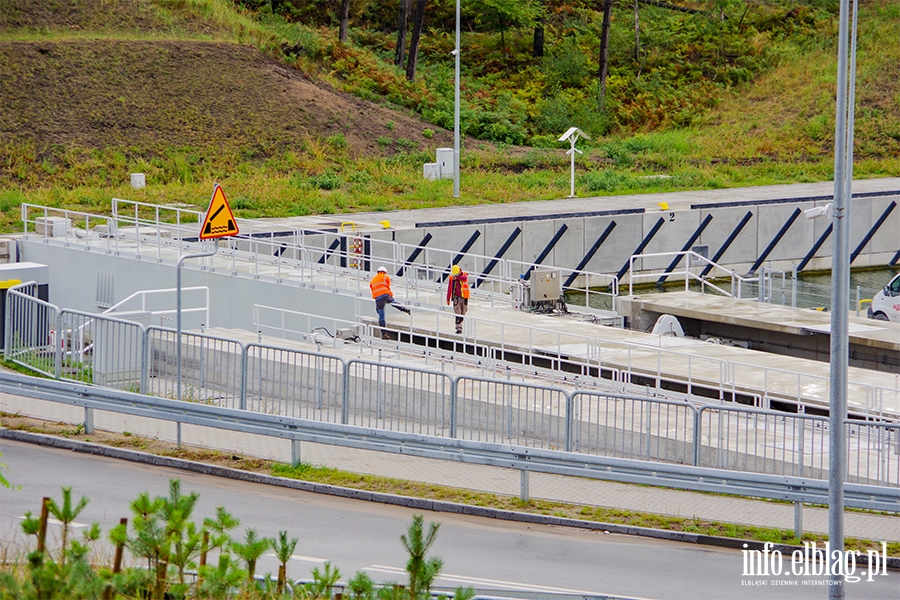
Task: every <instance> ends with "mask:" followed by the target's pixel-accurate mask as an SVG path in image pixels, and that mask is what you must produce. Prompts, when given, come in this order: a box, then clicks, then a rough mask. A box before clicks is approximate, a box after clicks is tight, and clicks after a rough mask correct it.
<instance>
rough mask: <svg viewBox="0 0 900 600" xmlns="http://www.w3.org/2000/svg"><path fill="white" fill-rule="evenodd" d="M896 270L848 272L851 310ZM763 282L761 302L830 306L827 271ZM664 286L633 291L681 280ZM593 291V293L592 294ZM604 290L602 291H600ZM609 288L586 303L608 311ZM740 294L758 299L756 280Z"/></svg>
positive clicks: (581, 299) (677, 286) (772, 276)
mask: <svg viewBox="0 0 900 600" xmlns="http://www.w3.org/2000/svg"><path fill="white" fill-rule="evenodd" d="M897 273H900V265H897V266H894V267H879V268H866V269H854V270H851V272H850V287H849V288H848V290H847V293H848V294H849V296H848V297H849V300H850V304H849V306H850V309H851V310H855V309H856V307H857V301H860V302H861V309H860V316H865V314H866V307H867V303H866V302H864V301H865V300H870V299H871V298H872V296H874V295H875V294H876V293H878V291H880V290H881V288H883V287H884V286H885V285H886V284H887V283H888V282H889V281H890V280H891V279H892V278H893V277H894V276H895V275H896V274H897ZM766 281H767V285H766V287H765V301H766V302H771V303H772V304H782V305H787V306H797V307H800V308H826V309H827V308H830V307H831V272H830V271H817V272H810V273H801V274H800V275H799V276H798V278H797V281H796V282H794V281H793V279H792V276H791V273H784V272H782V271H775V272H766ZM668 283H669V285H667V286H656V285H650V286H641V288H640V289H639V291H638V290H635V293H636V294H637V293H640V294H651V293H664V292H666V291H680V290H684V279H683V277H681V276H676V275H673V276H672V277H670V280H669V282H668ZM715 283H716V284H717V285H718V286H719V287H721V288H723V289H725V290H726V291H730V290H731V283H730V281H729V280H727V279H726V280H718V281H716V282H715ZM691 289H692V290H696V291H700V286H699V284H692V285H691ZM595 292H596V293H595ZM604 292H605V293H604ZM608 292H609V290H607V289H603V290H601V289H597V290H592V291H591V294H590V305H591V306H592V307H593V308H599V309H604V310H609V309H610V308H611V298H610V296H609V293H608ZM627 293H628V288H627V286H623V287H622V289H621V291H620V294H623V295H624V294H627ZM741 297H743V298H747V299H758V298H759V287H758V284H756V283H750V284H744V285H743V286H742V290H741ZM566 301H567V302H568V303H569V304H572V305H573V306H577V305H581V306H584V303H585V294H584V293H583V292H573V291H568V292H566Z"/></svg>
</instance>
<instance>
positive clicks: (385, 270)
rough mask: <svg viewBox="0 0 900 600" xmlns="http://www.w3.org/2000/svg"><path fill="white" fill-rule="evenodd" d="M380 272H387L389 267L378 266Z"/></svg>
mask: <svg viewBox="0 0 900 600" xmlns="http://www.w3.org/2000/svg"><path fill="white" fill-rule="evenodd" d="M378 272H379V273H387V269H385V268H384V267H378Z"/></svg>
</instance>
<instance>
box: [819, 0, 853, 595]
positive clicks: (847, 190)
mask: <svg viewBox="0 0 900 600" xmlns="http://www.w3.org/2000/svg"><path fill="white" fill-rule="evenodd" d="M851 1H852V2H853V50H852V56H851V61H850V63H851V64H850V65H849V73H850V81H849V83H848V81H847V79H848V64H847V63H848V56H847V55H848V46H849V42H848V37H849V35H848V21H849V10H850V2H851ZM857 12H858V5H857V3H856V0H842V2H841V5H840V23H839V26H840V30H839V35H838V73H837V102H836V104H837V106H836V115H835V117H836V118H835V134H834V205H833V209H832V215H833V224H834V250H833V252H832V265H831V340H830V343H831V354H830V357H829V358H830V362H831V364H830V369H829V371H830V386H829V429H830V430H831V435H830V440H829V454H830V456H829V466H828V482H829V491H828V541H829V543H830V547H831V553H832V556H830V557H826V560H827V561H828V562H829V563H831V564H834V560H833V559H832V557H833V558H834V559H838V558H839V559H840V560H841V561H844V560H845V557H844V472H845V470H846V469H845V452H846V440H845V439H844V419H845V418H846V415H847V370H848V360H849V348H848V344H849V326H848V315H849V297H848V293H847V290H848V289H849V288H850V239H849V234H850V199H851V197H852V185H851V184H852V181H853V111H854V106H853V104H854V99H855V94H854V88H855V85H856V81H855V80H856V24H857ZM838 571H839V572H838V573H833V574H832V575H831V577H830V580H829V586H828V597H829V598H832V599H835V600H837V599H841V598H844V577H843V575H841V574H840V572H841V571H842V569H841V570H838Z"/></svg>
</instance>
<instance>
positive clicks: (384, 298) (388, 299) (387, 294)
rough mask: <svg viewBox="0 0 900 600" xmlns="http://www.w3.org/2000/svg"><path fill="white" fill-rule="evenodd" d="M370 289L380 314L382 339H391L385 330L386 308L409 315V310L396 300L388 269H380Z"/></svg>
mask: <svg viewBox="0 0 900 600" xmlns="http://www.w3.org/2000/svg"><path fill="white" fill-rule="evenodd" d="M369 289H370V290H372V298H374V299H375V311H376V312H377V313H378V326H379V327H381V339H383V340H386V339H389V337H388V334H387V331H385V330H384V328H385V327H386V326H387V323H386V322H385V320H384V307H385V305H387V304H390V305H391V306H393V307H394V308H396V309H397V310H399V311H400V312H405V313H406V314H409V309H408V308H406V307H405V306H403V305H402V304H400V303H399V302H397V301H396V300H394V294H393V293H392V292H391V278H390V277H389V276H388V274H387V269H386V268H384V267H378V272H377V273H375V277H373V278H372V281H370V282H369Z"/></svg>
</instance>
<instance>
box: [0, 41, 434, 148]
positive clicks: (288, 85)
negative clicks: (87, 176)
mask: <svg viewBox="0 0 900 600" xmlns="http://www.w3.org/2000/svg"><path fill="white" fill-rule="evenodd" d="M0 81H2V82H3V83H2V85H0V106H3V107H4V110H3V111H2V112H0V138H4V139H7V140H31V141H33V142H35V143H36V144H37V145H38V147H39V148H40V147H43V146H44V145H45V144H59V145H63V146H69V145H75V146H81V147H87V148H104V147H110V146H116V147H123V148H133V149H134V148H146V149H154V150H156V151H162V150H163V148H164V147H166V146H174V147H177V148H183V147H195V148H205V147H209V146H217V145H220V146H233V147H236V148H242V149H245V150H249V151H258V152H261V153H262V154H268V153H269V152H271V151H272V150H274V149H278V148H289V147H298V146H299V144H301V143H303V142H304V140H306V139H308V138H309V137H327V136H331V135H334V134H339V133H340V134H343V135H344V137H345V138H346V140H347V144H348V146H349V148H350V149H351V152H353V153H355V154H357V155H358V154H362V153H377V154H383V153H390V152H391V148H390V147H387V146H386V145H385V144H383V143H382V144H379V143H378V138H379V137H383V136H388V135H389V136H390V138H391V139H394V140H398V139H403V140H406V141H407V142H409V143H408V144H406V149H407V150H408V149H411V148H414V147H415V145H417V144H418V143H421V142H424V141H425V138H424V137H423V135H422V131H423V130H424V129H425V128H428V127H431V128H432V129H434V130H435V132H436V135H435V138H436V139H432V140H428V142H429V143H428V146H429V147H434V145H435V143H436V142H437V143H441V142H444V143H447V142H448V141H449V140H450V134H449V133H448V132H445V131H443V130H439V129H438V128H435V127H434V126H429V125H428V124H426V123H423V122H421V121H420V120H418V119H415V118H413V117H410V116H407V115H405V114H402V113H400V112H397V111H392V110H389V109H386V108H384V107H381V106H377V105H374V104H371V103H368V102H365V101H362V100H359V99H357V98H355V97H353V96H350V95H348V94H344V93H340V92H336V91H335V90H333V89H331V88H329V87H327V86H325V85H323V84H320V83H314V82H312V81H310V80H308V79H306V78H304V77H303V76H302V75H301V74H300V73H299V72H297V71H293V70H288V69H286V68H284V67H281V66H279V65H278V64H276V63H274V62H273V61H270V60H268V59H266V58H265V57H264V56H263V55H262V54H260V52H258V51H257V50H256V49H254V48H251V47H248V46H241V45H237V44H232V43H226V42H202V41H133V42H130V41H91V40H74V41H64V42H45V41H41V42H6V43H0ZM388 122H391V125H390V130H389V129H388V127H386V124H387V123H388ZM414 143H415V144H414ZM423 146H424V144H423Z"/></svg>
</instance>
